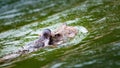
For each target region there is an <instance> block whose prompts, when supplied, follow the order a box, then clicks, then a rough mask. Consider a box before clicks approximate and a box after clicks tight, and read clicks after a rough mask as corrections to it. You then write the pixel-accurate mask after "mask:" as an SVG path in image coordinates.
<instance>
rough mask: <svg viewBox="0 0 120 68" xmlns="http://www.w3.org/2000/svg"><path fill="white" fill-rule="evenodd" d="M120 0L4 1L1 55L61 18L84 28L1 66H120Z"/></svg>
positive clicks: (0, 5) (1, 4)
mask: <svg viewBox="0 0 120 68" xmlns="http://www.w3.org/2000/svg"><path fill="white" fill-rule="evenodd" d="M119 2H120V1H119V0H0V27H1V28H0V57H1V56H3V55H5V54H9V53H11V52H14V51H16V50H18V49H19V48H20V47H21V46H24V45H25V44H27V43H29V42H31V41H33V40H35V39H37V38H38V34H40V33H41V31H42V30H43V29H45V28H50V29H51V30H55V29H56V28H57V27H58V26H60V24H61V23H64V22H65V23H67V24H68V25H70V26H75V27H77V28H78V29H79V33H78V34H77V35H76V36H75V38H73V39H72V40H70V41H69V42H66V43H64V44H61V45H59V46H58V47H56V48H49V47H46V48H42V49H40V50H39V51H37V52H33V53H30V54H28V55H25V56H20V57H18V58H16V59H14V60H11V61H8V62H5V63H0V67H1V68H119V67H120V3H119Z"/></svg>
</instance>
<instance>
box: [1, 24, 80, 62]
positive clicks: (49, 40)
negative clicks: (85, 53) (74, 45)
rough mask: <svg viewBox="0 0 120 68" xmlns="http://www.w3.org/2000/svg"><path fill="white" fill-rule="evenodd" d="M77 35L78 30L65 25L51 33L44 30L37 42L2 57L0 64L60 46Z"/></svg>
mask: <svg viewBox="0 0 120 68" xmlns="http://www.w3.org/2000/svg"><path fill="white" fill-rule="evenodd" d="M77 33H78V30H77V29H76V28H75V27H73V26H67V24H65V23H64V24H62V25H61V26H60V27H58V28H57V29H56V30H55V31H53V32H51V30H50V29H44V30H43V32H42V35H41V36H40V37H39V38H38V39H37V40H35V41H33V42H30V43H29V44H27V45H25V46H23V47H21V48H20V49H18V51H16V52H13V53H11V54H7V55H5V56H3V57H2V58H0V62H4V61H5V60H9V59H14V58H16V57H18V56H20V55H23V54H27V53H31V52H34V51H37V50H38V49H40V48H43V47H46V46H50V45H58V44H62V43H63V42H65V41H66V39H67V38H73V37H74V36H75V35H76V34H77Z"/></svg>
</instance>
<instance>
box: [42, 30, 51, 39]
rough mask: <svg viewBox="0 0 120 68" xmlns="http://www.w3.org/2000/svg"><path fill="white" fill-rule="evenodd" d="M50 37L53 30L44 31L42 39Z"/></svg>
mask: <svg viewBox="0 0 120 68" xmlns="http://www.w3.org/2000/svg"><path fill="white" fill-rule="evenodd" d="M50 36H51V30H50V29H45V30H43V32H42V37H44V38H49V37H50Z"/></svg>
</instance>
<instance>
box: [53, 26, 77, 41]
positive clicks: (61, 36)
mask: <svg viewBox="0 0 120 68" xmlns="http://www.w3.org/2000/svg"><path fill="white" fill-rule="evenodd" d="M77 32H78V31H77V28H75V27H73V26H67V24H62V25H61V26H60V27H59V28H57V29H56V30H55V31H54V32H53V33H52V37H53V38H54V41H56V42H60V41H64V40H66V39H67V38H73V37H74V36H75V35H76V34H77Z"/></svg>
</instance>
